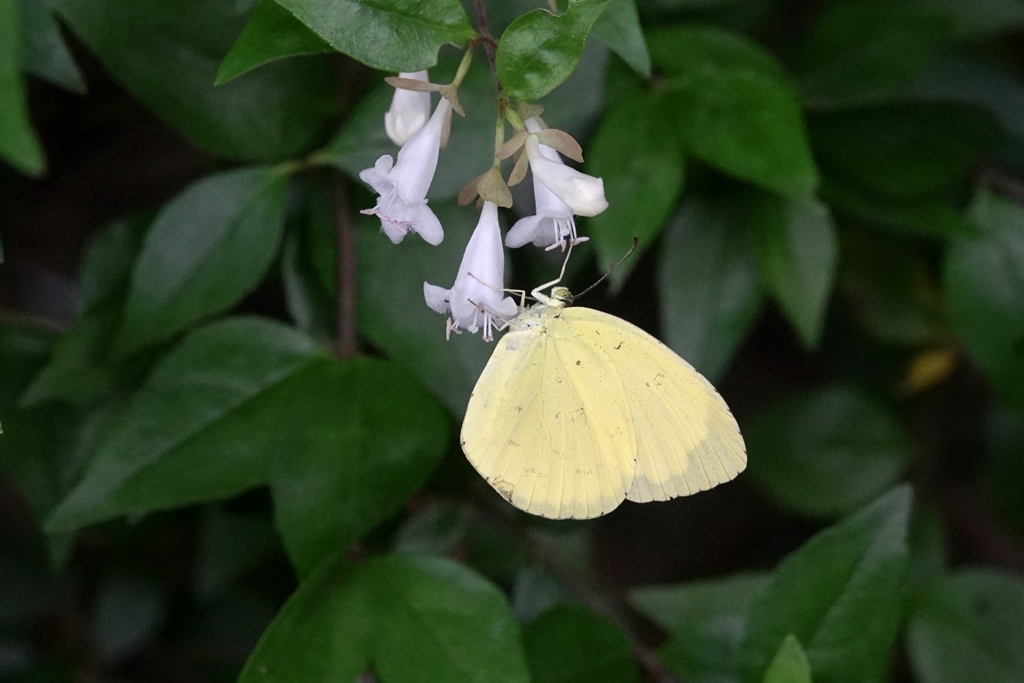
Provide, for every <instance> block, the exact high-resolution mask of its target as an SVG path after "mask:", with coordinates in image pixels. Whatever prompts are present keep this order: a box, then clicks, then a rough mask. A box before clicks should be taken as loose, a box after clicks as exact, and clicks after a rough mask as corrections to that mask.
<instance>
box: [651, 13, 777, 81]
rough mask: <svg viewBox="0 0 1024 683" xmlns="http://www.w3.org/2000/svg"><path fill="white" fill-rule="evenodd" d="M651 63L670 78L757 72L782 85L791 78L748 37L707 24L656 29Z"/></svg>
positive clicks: (769, 54)
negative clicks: (710, 72)
mask: <svg viewBox="0 0 1024 683" xmlns="http://www.w3.org/2000/svg"><path fill="white" fill-rule="evenodd" d="M647 44H648V46H649V47H650V49H651V61H653V62H654V65H655V66H657V67H658V68H659V69H661V70H662V71H664V72H665V74H666V75H668V76H670V77H673V78H674V77H677V76H686V75H687V74H688V73H690V72H692V71H695V70H713V71H731V70H747V69H749V70H753V71H756V72H758V73H761V74H763V75H764V76H765V77H767V78H772V79H774V80H776V81H779V82H786V80H787V79H788V78H789V76H788V75H787V74H786V71H785V69H783V68H782V65H781V64H779V62H778V60H777V59H776V58H775V56H774V55H772V53H771V52H769V51H768V50H765V49H764V48H763V47H761V46H760V45H758V44H757V43H755V42H753V41H751V40H750V39H749V38H747V37H746V36H744V35H742V34H740V33H736V32H734V31H730V30H728V29H724V28H722V27H720V26H713V25H705V24H690V23H687V24H676V25H673V26H667V27H657V28H653V29H652V30H651V31H650V32H649V34H648V37H647Z"/></svg>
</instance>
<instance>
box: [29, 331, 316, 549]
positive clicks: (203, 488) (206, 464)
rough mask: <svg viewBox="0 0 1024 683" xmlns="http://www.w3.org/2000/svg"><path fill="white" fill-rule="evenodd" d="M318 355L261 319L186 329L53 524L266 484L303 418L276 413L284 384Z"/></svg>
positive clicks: (72, 524) (59, 526)
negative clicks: (271, 468) (271, 465)
mask: <svg viewBox="0 0 1024 683" xmlns="http://www.w3.org/2000/svg"><path fill="white" fill-rule="evenodd" d="M321 357H323V356H322V353H321V352H318V351H317V350H316V348H315V347H314V346H313V344H312V342H311V341H310V340H309V339H308V338H306V337H305V336H303V335H301V334H299V333H298V332H296V331H294V330H292V329H290V328H287V327H284V326H283V325H280V324H278V323H272V322H269V321H266V320H261V319H258V318H236V319H228V320H224V321H221V322H218V323H214V324H212V325H209V326H207V327H204V328H202V329H200V330H198V331H196V332H194V333H193V334H191V335H189V336H188V337H187V338H186V339H185V340H184V341H183V342H182V343H181V344H180V345H179V346H178V347H176V348H175V349H174V350H173V351H172V352H171V353H170V354H168V355H167V356H166V357H165V358H164V359H163V360H162V361H161V362H160V364H159V365H158V366H157V367H156V369H155V370H154V371H153V374H152V375H151V376H150V378H149V380H148V381H147V382H146V384H145V385H144V386H143V387H142V388H141V389H140V390H139V391H138V393H137V394H136V395H135V397H134V398H133V400H132V402H131V404H130V405H129V406H128V408H127V410H125V412H124V414H123V415H122V416H121V417H120V419H119V420H118V421H117V422H116V423H115V424H113V425H111V426H110V429H109V430H108V431H107V432H106V433H105V434H104V435H103V437H102V438H101V439H100V441H99V443H98V446H97V449H96V452H95V454H93V456H92V458H91V460H90V461H89V464H88V467H87V469H86V471H85V474H84V476H83V477H82V480H81V481H79V482H78V484H77V485H76V486H75V488H74V489H73V490H72V491H71V493H69V494H68V496H67V497H66V498H65V499H64V500H63V501H61V503H60V505H59V506H58V507H57V509H56V510H55V511H54V512H53V514H52V515H51V516H50V519H49V520H48V521H47V530H48V531H50V532H55V531H72V530H74V529H77V528H80V527H82V526H85V525H87V524H91V523H93V522H98V521H101V520H104V519H110V518H112V517H116V516H119V515H125V514H127V515H138V514H142V513H146V512H150V511H153V510H160V509H165V508H171V507H177V506H181V505H187V504H189V503H193V502H196V501H202V500H215V499H219V498H225V497H227V496H231V495H234V494H236V493H238V492H240V491H244V490H245V489H248V488H251V487H253V486H257V485H259V484H261V483H264V482H266V481H267V477H268V468H269V458H270V457H271V455H272V454H274V453H276V452H278V450H279V449H281V448H282V447H283V444H287V443H291V442H292V439H293V431H294V428H295V424H296V423H295V422H294V421H292V422H290V423H284V422H282V421H281V420H280V418H279V416H280V415H281V414H282V413H283V412H285V410H286V409H287V408H289V404H288V403H287V401H288V400H290V399H291V398H292V393H291V392H290V391H288V390H287V387H285V388H282V385H285V384H286V381H287V380H288V379H290V378H292V377H294V376H296V375H297V374H299V373H301V372H302V371H304V370H305V369H306V368H308V367H309V366H310V365H311V364H312V363H314V362H315V360H316V359H318V358H321ZM253 425H259V426H260V428H259V429H253Z"/></svg>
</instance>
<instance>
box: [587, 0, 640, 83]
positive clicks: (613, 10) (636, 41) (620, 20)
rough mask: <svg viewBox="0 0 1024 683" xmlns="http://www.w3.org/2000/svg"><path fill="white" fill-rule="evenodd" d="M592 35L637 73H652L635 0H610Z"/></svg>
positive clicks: (595, 24)
mask: <svg viewBox="0 0 1024 683" xmlns="http://www.w3.org/2000/svg"><path fill="white" fill-rule="evenodd" d="M594 35H596V36H597V37H598V38H600V39H601V40H603V41H604V42H605V44H606V45H607V46H608V47H610V48H611V49H612V52H614V53H615V54H617V55H618V56H619V57H621V58H622V61H624V62H626V64H629V66H630V67H631V68H632V69H633V70H634V71H636V72H637V73H638V74H640V75H641V76H643V77H644V78H647V77H648V76H650V75H651V56H650V54H648V52H647V43H646V42H645V41H644V32H643V28H642V27H641V26H640V16H639V15H638V14H637V9H636V0H611V2H609V3H608V4H607V5H606V6H605V8H604V12H602V13H601V16H599V17H598V18H597V21H595V22H594Z"/></svg>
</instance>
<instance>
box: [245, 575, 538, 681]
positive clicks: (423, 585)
mask: <svg viewBox="0 0 1024 683" xmlns="http://www.w3.org/2000/svg"><path fill="white" fill-rule="evenodd" d="M368 667H372V668H373V670H374V671H375V672H376V673H377V674H378V675H379V677H380V678H381V680H385V681H388V683H413V682H415V681H422V680H423V675H424V672H425V671H427V672H430V679H431V680H432V681H439V682H448V681H451V682H453V683H463V682H465V683H484V682H485V681H507V682H508V683H526V682H527V681H528V680H529V676H528V674H527V670H526V664H525V662H524V661H523V655H522V651H521V650H520V646H519V633H518V628H517V625H516V622H515V620H514V619H513V618H512V614H511V612H510V611H509V609H508V605H507V604H506V603H505V598H504V595H503V594H502V593H501V591H499V590H498V589H497V588H496V587H495V586H493V585H492V584H490V583H488V582H487V581H486V580H484V579H483V578H481V577H480V576H479V575H477V574H475V573H473V572H471V571H470V570H468V569H466V568H465V567H463V566H461V565H459V564H456V563H455V562H453V561H451V560H448V559H443V558H434V557H413V556H407V555H392V556H385V557H380V558H375V559H372V560H370V561H369V562H367V563H365V564H362V565H359V566H357V567H354V568H352V567H344V566H339V564H338V563H337V562H330V561H329V562H325V563H323V564H322V565H320V566H319V567H318V568H317V570H316V571H315V572H314V573H313V574H312V575H311V576H310V577H308V578H307V579H306V580H305V581H303V582H302V584H301V585H300V586H299V589H298V590H297V591H296V592H295V594H294V595H292V597H291V598H290V599H289V600H288V602H287V603H286V604H285V606H284V607H283V608H282V609H281V612H280V613H279V614H278V616H277V617H276V618H275V619H274V621H273V623H271V625H270V627H269V628H267V630H266V632H265V633H264V634H263V637H262V638H261V639H260V642H259V645H257V647H256V650H255V652H253V654H252V656H251V657H250V658H249V661H248V662H247V663H246V666H245V669H243V671H242V674H241V676H240V677H239V679H238V680H239V683H293V682H294V683H308V682H309V681H335V680H336V681H350V680H356V679H357V678H358V677H359V676H360V674H361V673H362V672H363V671H364V669H366V668H368Z"/></svg>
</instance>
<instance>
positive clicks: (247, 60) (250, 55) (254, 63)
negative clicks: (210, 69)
mask: <svg viewBox="0 0 1024 683" xmlns="http://www.w3.org/2000/svg"><path fill="white" fill-rule="evenodd" d="M328 52H331V46H330V45H328V44H327V43H326V42H324V40H323V39H322V38H321V37H320V36H318V35H317V34H315V33H313V32H312V31H310V30H309V29H308V28H306V25H305V24H303V23H302V22H301V21H299V20H298V19H296V18H295V17H294V16H292V14H291V13H290V12H288V10H286V9H285V8H283V7H281V6H280V5H279V4H277V3H276V2H274V0H261V1H260V4H259V5H258V6H257V7H256V11H254V12H253V13H252V18H250V19H249V23H248V24H246V25H245V30H243V31H242V35H240V36H238V40H236V41H235V44H234V45H232V46H231V51H230V52H228V53H227V55H225V56H224V61H222V62H221V63H220V66H219V67H218V68H217V78H216V81H215V82H216V84H217V85H220V84H221V83H227V82H228V81H231V80H234V79H235V78H238V77H239V76H241V75H242V74H244V73H246V72H248V71H252V70H253V69H255V68H256V67H258V66H262V65H264V64H267V63H268V62H272V61H274V60H277V59H283V58H285V57H294V56H296V55H318V54H324V53H328Z"/></svg>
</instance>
